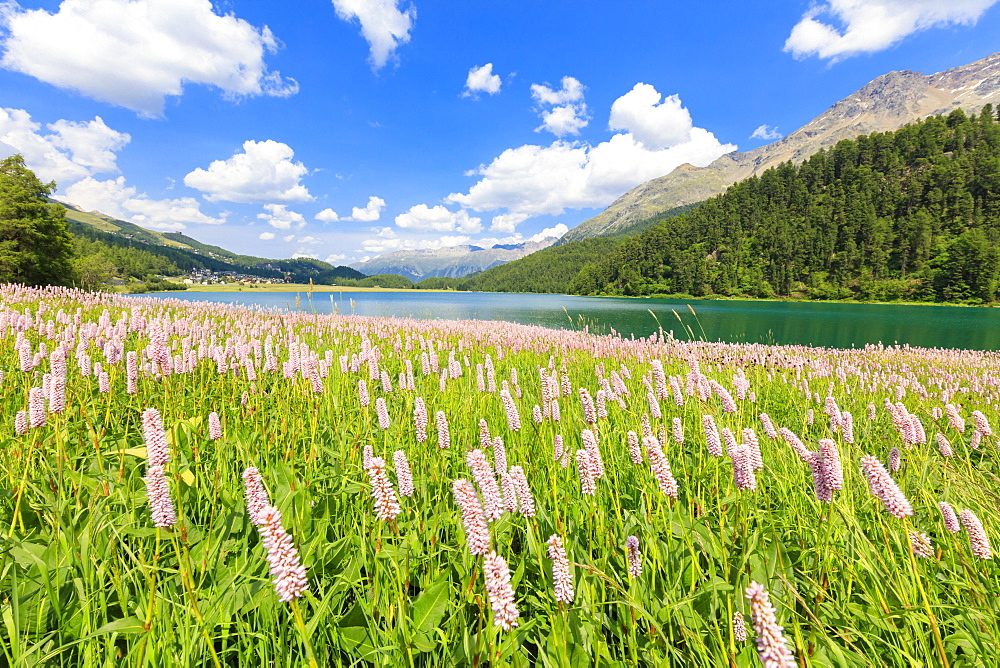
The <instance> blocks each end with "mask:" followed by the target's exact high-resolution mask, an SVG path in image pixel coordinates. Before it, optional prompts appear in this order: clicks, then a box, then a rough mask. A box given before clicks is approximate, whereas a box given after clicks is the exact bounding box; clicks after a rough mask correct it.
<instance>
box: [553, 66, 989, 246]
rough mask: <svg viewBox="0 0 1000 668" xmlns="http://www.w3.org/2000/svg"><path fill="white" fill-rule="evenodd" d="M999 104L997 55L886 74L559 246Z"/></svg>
mask: <svg viewBox="0 0 1000 668" xmlns="http://www.w3.org/2000/svg"><path fill="white" fill-rule="evenodd" d="M987 103H989V104H993V105H994V106H996V105H997V104H1000V53H995V54H993V55H991V56H988V57H986V58H983V59H982V60H978V61H976V62H974V63H970V64H968V65H962V66H960V67H955V68H952V69H950V70H945V71H944V72H939V73H937V74H931V75H927V76H925V75H923V74H920V73H918V72H911V71H909V70H903V71H900V72H889V73H888V74H883V75H882V76H880V77H878V78H877V79H875V80H873V81H872V82H871V83H869V84H867V85H866V86H864V87H863V88H861V89H860V90H859V91H857V92H856V93H854V94H853V95H850V96H848V97H846V98H844V99H843V100H841V101H840V102H837V103H836V104H834V105H833V106H832V107H830V108H829V109H827V110H826V111H825V112H824V113H823V114H821V115H820V116H818V117H816V118H814V119H813V120H812V121H810V122H809V123H807V124H806V125H804V126H803V127H801V128H799V129H798V130H796V131H795V132H792V133H791V134H789V135H788V136H786V137H785V138H783V139H779V140H778V141H776V142H774V143H771V144H768V145H766V146H761V147H760V148H756V149H754V150H752V151H743V152H733V153H729V154H727V155H724V156H722V157H721V158H719V159H718V160H716V161H715V162H713V163H712V164H710V165H709V166H708V167H695V166H693V165H690V164H684V165H681V166H680V167H678V168H676V169H675V170H674V171H672V172H670V173H669V174H667V175H666V176H661V177H659V178H656V179H653V180H651V181H647V182H646V183H643V184H642V185H639V186H637V187H635V188H633V189H632V190H630V191H628V192H627V193H625V194H624V195H622V196H621V197H619V198H618V199H617V200H615V201H614V202H613V203H612V204H611V205H610V206H609V207H608V208H607V209H605V210H604V211H603V212H601V213H599V214H598V215H596V216H594V217H593V218H590V219H589V220H586V221H584V222H582V223H580V224H579V225H577V226H576V227H574V228H573V229H571V230H570V231H569V232H567V233H566V234H565V235H563V237H562V238H561V239H560V240H559V243H560V244H564V243H567V242H570V241H576V240H579V239H586V238H589V237H595V236H620V235H621V233H622V232H623V231H628V228H630V227H631V226H633V225H635V224H636V223H639V222H641V221H643V220H645V219H648V218H650V217H652V216H654V215H655V214H658V213H660V212H662V211H667V210H668V209H672V208H674V207H678V206H682V205H685V204H693V203H695V202H701V201H703V200H706V199H708V198H709V197H713V196H715V195H718V194H719V193H722V192H724V191H725V190H726V188H728V187H729V186H731V185H732V184H734V183H736V182H737V181H742V180H743V179H745V178H747V177H749V176H752V175H755V174H760V173H761V172H763V171H764V170H766V169H768V168H769V167H774V166H776V165H779V164H781V163H782V162H785V161H788V160H790V161H792V162H793V163H800V162H802V161H803V160H805V159H806V158H808V157H809V156H810V155H812V154H814V153H816V151H818V150H819V149H821V148H824V147H829V146H833V145H835V144H836V143H837V142H838V141H840V140H842V139H853V138H855V137H857V136H859V135H864V134H871V133H873V132H885V131H888V130H897V129H899V128H901V127H903V126H904V125H906V124H907V123H912V122H913V121H916V120H917V119H920V118H925V117H927V116H932V115H936V114H947V113H949V112H950V111H952V110H954V109H956V108H959V107H960V108H962V109H964V110H965V111H967V112H976V111H979V110H980V109H982V108H983V105H985V104H987Z"/></svg>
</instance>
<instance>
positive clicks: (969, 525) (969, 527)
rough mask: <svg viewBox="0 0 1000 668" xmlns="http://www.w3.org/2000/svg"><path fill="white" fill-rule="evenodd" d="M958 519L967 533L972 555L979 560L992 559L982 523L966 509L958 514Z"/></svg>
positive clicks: (991, 550)
mask: <svg viewBox="0 0 1000 668" xmlns="http://www.w3.org/2000/svg"><path fill="white" fill-rule="evenodd" d="M958 517H959V519H961V520H962V526H964V527H965V530H966V531H967V532H969V545H970V546H971V548H972V554H974V555H976V556H977V557H979V558H980V559H992V558H993V548H992V547H991V546H990V539H989V537H988V536H987V535H986V529H984V528H983V523H982V522H980V521H979V518H978V517H976V514H975V513H974V512H972V511H971V510H969V509H968V508H966V509H965V510H963V511H961V512H960V513H959V514H958Z"/></svg>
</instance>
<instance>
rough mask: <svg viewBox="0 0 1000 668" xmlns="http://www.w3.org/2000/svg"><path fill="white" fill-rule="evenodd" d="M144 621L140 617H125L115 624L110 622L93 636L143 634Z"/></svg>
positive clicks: (117, 620)
mask: <svg viewBox="0 0 1000 668" xmlns="http://www.w3.org/2000/svg"><path fill="white" fill-rule="evenodd" d="M143 626H144V624H143V621H142V620H141V619H139V618H138V617H125V618H123V619H116V620H115V621H113V622H108V623H107V624H105V625H104V626H102V627H101V628H99V629H97V630H96V631H94V632H93V634H91V635H95V636H99V635H103V634H105V633H142V631H143V630H144V629H143Z"/></svg>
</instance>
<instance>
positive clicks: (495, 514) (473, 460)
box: [465, 448, 503, 522]
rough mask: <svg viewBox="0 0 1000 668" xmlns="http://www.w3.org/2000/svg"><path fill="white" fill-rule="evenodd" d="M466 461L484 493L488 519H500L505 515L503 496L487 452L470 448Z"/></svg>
mask: <svg viewBox="0 0 1000 668" xmlns="http://www.w3.org/2000/svg"><path fill="white" fill-rule="evenodd" d="M465 463H466V464H468V466H469V470H470V471H472V478H473V479H474V480H475V481H476V484H477V485H478V486H479V492H480V493H481V494H482V495H483V512H484V513H485V515H486V519H487V520H489V521H490V522H492V521H493V520H496V519H500V517H501V516H502V515H503V498H502V497H501V496H500V486H499V485H498V484H497V479H496V476H495V475H494V474H493V467H491V466H490V463H489V461H488V460H487V459H486V454H485V453H484V452H483V451H482V450H479V449H478V448H477V449H475V450H470V451H469V452H467V453H466V455H465Z"/></svg>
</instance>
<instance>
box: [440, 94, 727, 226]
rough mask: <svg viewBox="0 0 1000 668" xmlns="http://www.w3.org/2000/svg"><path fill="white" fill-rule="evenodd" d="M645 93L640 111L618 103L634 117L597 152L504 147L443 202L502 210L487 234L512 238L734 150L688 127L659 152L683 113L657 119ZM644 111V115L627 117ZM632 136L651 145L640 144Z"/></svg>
mask: <svg viewBox="0 0 1000 668" xmlns="http://www.w3.org/2000/svg"><path fill="white" fill-rule="evenodd" d="M650 88H651V87H650ZM634 91H635V89H633V92H634ZM642 92H646V93H648V91H642ZM652 93H654V94H655V100H653V97H654V95H647V97H648V100H653V101H652V102H651V103H647V104H645V105H640V104H637V103H636V100H635V98H634V97H633V98H630V99H629V101H628V103H627V104H625V108H627V109H630V110H631V111H632V112H633V116H634V118H629V119H628V123H627V128H628V129H629V130H630V131H629V132H623V133H619V134H615V135H613V136H612V137H611V138H610V139H609V140H607V141H604V142H601V143H600V144H598V145H596V146H591V145H589V144H586V143H583V142H569V141H563V140H557V141H555V142H553V143H552V144H551V145H549V146H537V145H532V144H527V145H524V146H519V147H517V148H510V149H507V150H505V151H504V152H503V153H501V154H500V155H499V156H497V157H496V158H494V159H493V161H492V162H491V163H490V164H489V165H484V166H480V167H479V169H477V170H475V174H476V175H478V176H480V177H481V178H480V180H479V181H478V182H477V183H476V184H475V185H473V186H472V187H471V188H470V189H469V191H468V192H466V193H452V194H451V195H449V196H448V197H447V198H446V199H445V202H446V203H451V204H458V205H460V206H462V207H464V208H466V209H471V210H473V211H493V210H502V213H500V214H499V215H497V216H495V217H494V218H493V222H492V226H491V229H493V230H497V231H502V232H511V231H513V229H514V227H516V226H517V225H518V224H519V223H521V222H523V221H524V220H526V219H528V218H530V217H532V216H539V215H545V214H548V215H559V214H562V213H564V212H565V210H566V209H582V208H590V207H603V206H607V205H608V204H610V203H611V202H612V201H613V200H614V199H615V198H616V197H618V196H620V195H621V194H623V193H624V192H626V191H628V190H630V189H631V188H634V187H635V186H637V185H639V184H640V183H644V182H645V181H648V180H650V179H652V178H656V177H658V176H663V175H664V174H667V173H669V172H670V171H672V170H673V169H674V168H675V167H678V166H679V165H682V164H684V163H691V164H694V165H698V166H704V165H707V164H709V163H710V162H712V161H713V160H715V159H716V158H718V157H719V156H721V155H724V154H726V153H729V152H731V151H734V150H736V146H735V145H733V144H723V143H721V142H719V140H718V139H716V138H715V136H714V135H713V134H712V133H711V132H709V131H708V130H705V129H703V128H699V127H695V126H693V125H690V124H687V138H686V139H685V140H684V141H682V142H680V143H675V144H673V145H671V146H666V147H659V146H658V144H662V143H663V141H664V139H665V138H672V140H674V141H676V140H677V139H678V138H679V137H680V135H679V133H678V132H677V127H678V122H677V118H678V117H679V116H680V114H679V113H677V112H676V110H675V109H674V106H675V104H676V108H677V109H681V110H683V107H681V106H680V101H679V100H676V103H675V102H673V101H672V102H670V105H669V107H670V108H671V113H666V114H663V113H659V112H658V111H657V110H658V109H659V108H660V107H662V106H663V104H666V102H664V103H663V104H659V105H657V102H658V101H659V99H660V96H659V94H658V93H656V92H655V90H653V91H652ZM627 96H628V94H626V95H625V96H622V98H619V100H621V99H623V98H625V97H627ZM672 98H674V96H671V97H668V98H667V100H668V101H669V100H672ZM621 108H622V107H619V109H621ZM643 109H645V110H647V111H649V113H648V114H645V115H644V114H641V113H638V114H637V113H634V112H635V110H640V111H641V110H643ZM684 113H685V114H686V110H684ZM622 125H625V123H624V122H622ZM622 129H626V128H625V127H623V128H622ZM635 131H638V132H640V133H641V136H643V137H645V138H646V139H647V141H649V142H650V143H651V144H652V147H651V146H650V145H648V144H647V143H646V142H644V141H641V140H640V139H639V138H638V137H637V136H636V135H635V134H634V132H635Z"/></svg>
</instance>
